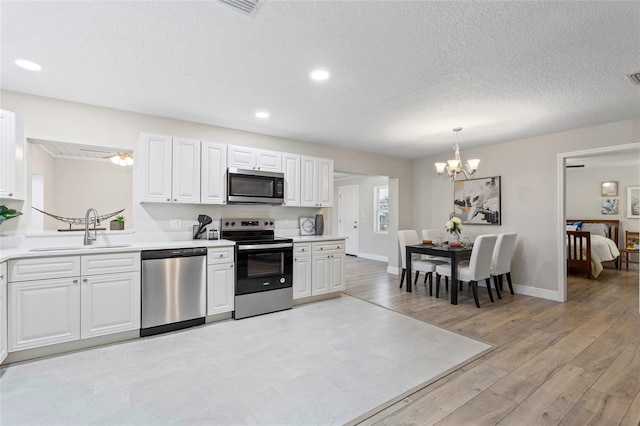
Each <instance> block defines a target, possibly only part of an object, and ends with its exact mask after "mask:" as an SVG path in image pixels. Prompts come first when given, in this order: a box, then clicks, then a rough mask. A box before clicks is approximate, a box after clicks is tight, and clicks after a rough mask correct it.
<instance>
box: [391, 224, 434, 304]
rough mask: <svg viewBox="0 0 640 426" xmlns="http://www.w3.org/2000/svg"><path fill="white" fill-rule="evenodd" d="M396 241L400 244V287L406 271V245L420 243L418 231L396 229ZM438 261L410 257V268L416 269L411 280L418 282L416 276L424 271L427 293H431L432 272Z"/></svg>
mask: <svg viewBox="0 0 640 426" xmlns="http://www.w3.org/2000/svg"><path fill="white" fill-rule="evenodd" d="M398 243H399V244H400V257H401V259H402V276H401V277H400V288H402V284H403V282H404V278H405V275H406V273H407V251H406V248H407V246H412V245H415V244H420V243H421V241H420V240H419V239H418V233H417V232H416V231H415V230H413V229H408V230H403V231H398ZM438 264H439V263H438V262H437V261H428V260H419V259H416V260H414V259H413V258H411V270H413V271H416V278H415V281H414V282H413V283H414V285H415V283H417V282H418V276H419V275H420V272H424V273H425V282H426V279H427V277H429V295H432V294H433V272H434V271H435V270H436V266H437V265H438ZM410 279H411V277H407V280H410Z"/></svg>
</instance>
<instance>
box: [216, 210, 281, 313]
mask: <svg viewBox="0 0 640 426" xmlns="http://www.w3.org/2000/svg"><path fill="white" fill-rule="evenodd" d="M221 224H222V234H221V237H222V238H224V239H227V240H233V241H235V242H236V248H235V250H236V289H235V301H234V302H235V311H234V314H233V317H234V318H235V319H240V318H246V317H251V316H254V315H261V314H266V313H269V312H275V311H281V310H284V309H291V308H292V307H293V287H292V283H293V240H292V239H291V238H277V237H275V236H274V234H275V224H274V220H273V219H269V218H267V219H264V218H263V219H257V218H256V219H253V218H252V219H235V218H234V219H222V220H221Z"/></svg>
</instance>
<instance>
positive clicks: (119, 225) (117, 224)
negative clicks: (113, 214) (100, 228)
mask: <svg viewBox="0 0 640 426" xmlns="http://www.w3.org/2000/svg"><path fill="white" fill-rule="evenodd" d="M109 229H110V230H112V231H123V230H124V222H123V221H119V220H112V221H111V222H109Z"/></svg>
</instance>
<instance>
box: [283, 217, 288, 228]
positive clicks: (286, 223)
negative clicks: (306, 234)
mask: <svg viewBox="0 0 640 426" xmlns="http://www.w3.org/2000/svg"><path fill="white" fill-rule="evenodd" d="M284 227H285V228H288V227H289V219H285V220H284Z"/></svg>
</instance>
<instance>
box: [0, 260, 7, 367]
mask: <svg viewBox="0 0 640 426" xmlns="http://www.w3.org/2000/svg"><path fill="white" fill-rule="evenodd" d="M7 319H8V318H7V263H6V262H3V263H0V364H2V361H4V360H5V358H6V357H7V353H8V347H9V346H8V345H9V341H8V340H7V339H8V333H9V329H8V326H7Z"/></svg>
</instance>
